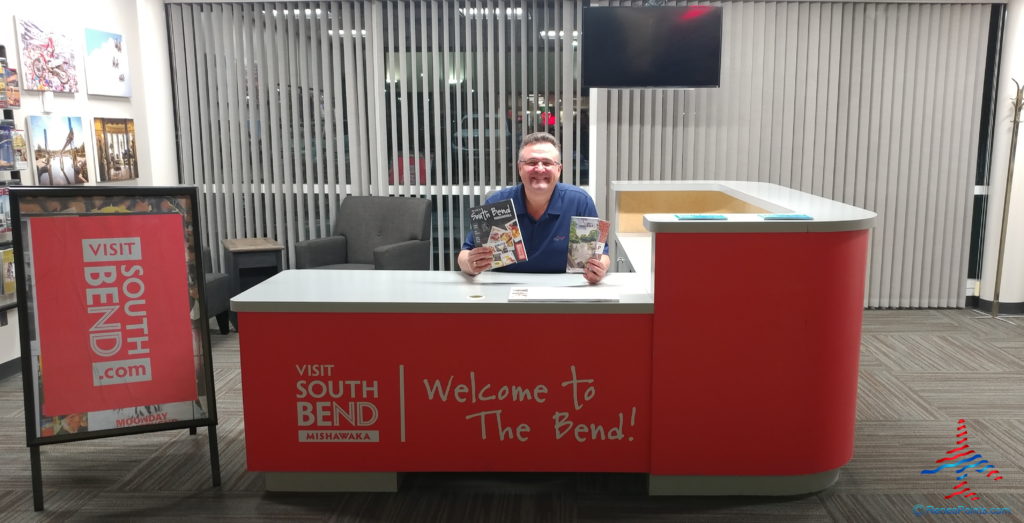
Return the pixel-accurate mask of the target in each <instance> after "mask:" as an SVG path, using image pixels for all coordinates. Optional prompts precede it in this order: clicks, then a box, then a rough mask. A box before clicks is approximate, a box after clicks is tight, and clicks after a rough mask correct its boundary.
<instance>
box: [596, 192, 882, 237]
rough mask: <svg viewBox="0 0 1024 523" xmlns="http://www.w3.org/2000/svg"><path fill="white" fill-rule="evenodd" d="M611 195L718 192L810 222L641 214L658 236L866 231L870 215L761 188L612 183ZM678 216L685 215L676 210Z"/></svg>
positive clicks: (749, 215)
mask: <svg viewBox="0 0 1024 523" xmlns="http://www.w3.org/2000/svg"><path fill="white" fill-rule="evenodd" d="M612 191H613V192H614V191H720V192H723V193H726V194H728V195H730V196H733V197H735V198H738V199H740V200H743V201H745V202H747V203H750V204H753V205H755V206H758V207H761V208H763V209H765V210H767V211H768V212H769V213H789V214H806V215H808V216H811V218H812V219H810V220H765V219H763V218H762V217H761V216H759V215H758V214H755V213H736V214H724V216H725V217H726V219H725V220H680V219H678V218H676V216H675V214H645V215H644V226H645V227H646V228H647V230H649V231H651V232H656V233H664V232H835V231H853V230H861V229H869V228H871V227H872V225H873V224H874V221H875V217H876V214H875V213H873V212H871V211H868V210H865V209H861V208H859V207H854V206H852V205H847V204H845V203H840V202H836V201H833V200H829V199H827V198H822V197H820V196H814V195H812V194H808V193H805V192H801V191H797V190H793V189H789V188H787V187H783V186H781V185H775V184H771V183H764V182H741V181H678V182H663V181H647V182H643V181H640V182H612ZM679 212H680V213H685V212H686V211H685V210H683V209H680V211H679Z"/></svg>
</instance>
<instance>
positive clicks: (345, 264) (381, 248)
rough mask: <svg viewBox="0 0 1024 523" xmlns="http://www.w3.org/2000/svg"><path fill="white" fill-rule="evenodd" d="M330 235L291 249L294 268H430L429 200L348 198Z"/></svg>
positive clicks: (302, 243) (385, 197)
mask: <svg viewBox="0 0 1024 523" xmlns="http://www.w3.org/2000/svg"><path fill="white" fill-rule="evenodd" d="M332 234H333V236H328V237H326V238H318V239H315V240H306V241H301V242H298V243H296V244H295V266H296V267H297V268H299V269H370V270H373V269H379V270H428V269H430V200H428V199H426V198H415V197H408V196H349V197H347V198H345V199H344V200H342V201H341V208H340V209H338V215H337V217H336V218H335V221H334V229H333V231H332Z"/></svg>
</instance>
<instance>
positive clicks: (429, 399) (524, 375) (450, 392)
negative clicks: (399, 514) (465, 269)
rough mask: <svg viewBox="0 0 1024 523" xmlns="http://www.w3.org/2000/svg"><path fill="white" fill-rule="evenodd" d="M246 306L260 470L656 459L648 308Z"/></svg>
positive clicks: (595, 467) (627, 463) (585, 466)
mask: <svg viewBox="0 0 1024 523" xmlns="http://www.w3.org/2000/svg"><path fill="white" fill-rule="evenodd" d="M239 321H240V322H241V323H242V328H241V329H240V332H241V334H240V336H241V341H240V343H241V347H242V348H241V364H242V386H243V391H242V393H243V402H244V405H243V408H244V413H245V424H246V426H245V438H246V456H247V459H248V467H249V469H250V470H258V471H473V470H503V471H606V472H646V471H648V470H649V466H650V465H649V461H650V423H651V421H650V412H651V408H650V402H651V390H650V389H651V336H652V316H650V315H642V314H444V313H437V314H409V313H390V314H389V313H271V312H242V313H240V314H239Z"/></svg>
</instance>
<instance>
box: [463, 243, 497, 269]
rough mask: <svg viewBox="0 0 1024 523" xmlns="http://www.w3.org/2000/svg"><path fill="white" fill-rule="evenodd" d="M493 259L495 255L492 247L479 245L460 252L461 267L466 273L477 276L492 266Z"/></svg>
mask: <svg viewBox="0 0 1024 523" xmlns="http://www.w3.org/2000/svg"><path fill="white" fill-rule="evenodd" d="M493 259H494V255H493V251H492V250H491V248H490V247H477V248H475V249H472V250H468V251H462V252H460V253H459V268H460V269H462V272H464V273H466V274H469V275H471V276H476V275H477V274H480V273H481V272H484V271H486V270H487V269H489V268H491V260H493Z"/></svg>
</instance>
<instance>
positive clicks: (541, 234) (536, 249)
mask: <svg viewBox="0 0 1024 523" xmlns="http://www.w3.org/2000/svg"><path fill="white" fill-rule="evenodd" d="M508 199H511V200H512V202H513V203H514V204H515V206H516V219H518V220H519V230H520V231H521V232H522V233H523V244H524V245H525V246H526V257H527V258H528V259H527V260H526V261H524V262H519V263H513V264H512V265H506V266H504V267H500V268H498V269H494V270H496V271H506V272H565V264H566V257H567V256H568V252H569V223H570V222H571V221H572V220H571V218H572V217H573V216H593V217H597V206H595V205H594V200H593V199H592V198H591V197H590V195H589V194H587V192H586V191H584V190H583V189H580V188H579V187H576V186H575V185H570V184H564V183H559V184H557V185H555V190H554V192H552V193H551V201H550V202H548V208H547V210H546V211H544V215H543V216H541V217H540V219H539V220H534V219H533V217H532V216H530V213H528V212H526V192H525V190H524V189H523V185H522V184H519V185H515V186H512V187H506V188H504V189H501V190H500V191H498V192H496V193H494V194H492V195H491V197H490V198H487V201H486V202H485V203H494V202H500V201H502V200H508ZM474 247H476V244H475V243H474V241H473V231H469V234H467V235H466V241H465V242H464V243H463V244H462V248H463V250H468V249H472V248H474ZM604 253H605V254H608V245H605V246H604Z"/></svg>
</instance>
